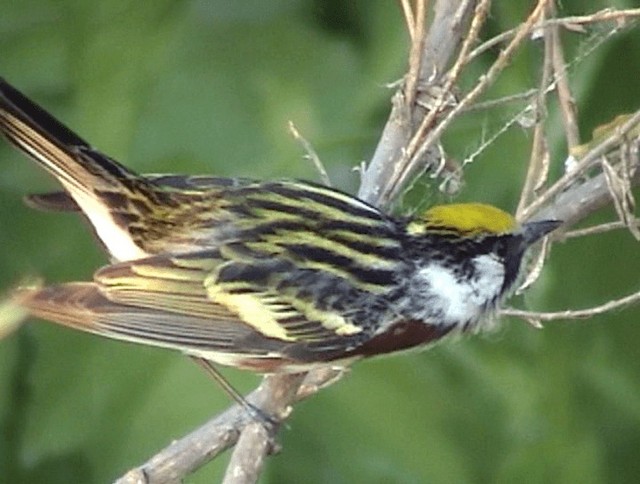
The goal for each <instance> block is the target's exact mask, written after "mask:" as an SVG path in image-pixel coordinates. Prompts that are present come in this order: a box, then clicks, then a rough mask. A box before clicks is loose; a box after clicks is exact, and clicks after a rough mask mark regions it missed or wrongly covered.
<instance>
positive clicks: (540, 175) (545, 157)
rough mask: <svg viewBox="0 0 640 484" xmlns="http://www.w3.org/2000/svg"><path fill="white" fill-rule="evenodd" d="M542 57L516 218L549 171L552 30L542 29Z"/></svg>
mask: <svg viewBox="0 0 640 484" xmlns="http://www.w3.org/2000/svg"><path fill="white" fill-rule="evenodd" d="M547 11H553V2H551V3H549V4H548V5H547ZM543 32H544V58H543V61H542V76H541V77H540V82H539V84H538V95H537V96H536V97H535V102H534V103H533V106H532V110H533V118H534V119H535V127H534V130H533V142H532V144H531V154H530V155H529V163H528V168H527V175H526V177H525V181H524V184H523V186H522V190H521V192H520V200H519V201H518V208H517V209H516V218H519V217H520V215H521V213H522V211H523V210H524V207H525V206H526V204H528V203H529V201H530V200H531V198H532V197H533V196H534V192H535V190H536V187H538V186H541V185H542V184H543V183H544V182H545V180H546V177H547V174H548V173H549V147H548V143H547V139H546V137H545V125H544V122H545V121H546V119H547V102H546V101H547V92H548V89H547V86H549V84H550V80H551V77H552V74H553V47H554V45H553V42H552V32H551V31H550V30H549V29H544V30H543Z"/></svg>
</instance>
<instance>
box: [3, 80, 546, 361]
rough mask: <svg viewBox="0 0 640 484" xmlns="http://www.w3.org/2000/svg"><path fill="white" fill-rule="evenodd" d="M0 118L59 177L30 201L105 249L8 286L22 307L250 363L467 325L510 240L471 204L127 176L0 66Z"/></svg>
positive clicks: (510, 260)
mask: <svg viewBox="0 0 640 484" xmlns="http://www.w3.org/2000/svg"><path fill="white" fill-rule="evenodd" d="M0 131H2V132H3V133H4V134H5V136H6V137H7V138H8V139H9V141H10V142H11V143H13V144H14V145H16V146H17V147H18V148H19V149H21V150H22V151H24V152H25V153H27V154H28V155H29V156H31V157H32V158H33V159H35V160H36V161H37V162H38V163H39V164H40V165H42V166H43V167H44V168H45V169H47V170H48V171H49V172H50V173H51V174H53V175H54V176H55V177H56V178H57V179H58V180H59V181H60V183H61V184H62V186H63V188H64V189H65V192H59V193H51V194H44V195H37V196H32V197H30V199H29V200H30V203H31V205H34V206H36V207H39V208H44V209H50V210H65V211H66V210H77V211H80V212H82V213H83V214H84V216H85V217H86V218H87V219H88V220H89V222H90V224H91V225H92V227H93V229H94V231H95V232H96V235H97V236H98V238H99V239H100V241H101V242H102V244H103V245H104V246H105V248H106V250H107V251H108V252H109V254H110V256H111V258H112V259H113V264H112V265H109V266H106V267H104V268H102V269H100V270H99V271H98V272H97V273H96V274H95V276H94V280H93V281H92V282H86V283H69V284H61V285H58V286H51V287H45V288H31V289H30V288H24V289H21V290H19V291H18V292H17V293H16V300H17V301H18V302H19V303H20V304H22V305H23V306H25V307H26V308H27V309H28V310H29V311H30V312H31V313H32V314H34V315H36V316H39V317H42V318H44V319H49V320H52V321H54V322H57V323H60V324H64V325H67V326H71V327H74V328H77V329H81V330H83V331H89V332H93V333H97V334H101V335H104V336H108V337H112V338H116V339H121V340H125V341H132V342H138V343H144V344H150V345H155V346H160V347H167V348H173V349H177V350H180V351H182V352H184V353H187V354H189V355H192V356H197V357H203V358H205V359H208V360H211V361H214V362H218V363H222V364H226V365H231V366H236V367H241V368H247V369H253V370H257V371H262V372H273V371H296V370H302V369H307V368H309V367H311V366H314V365H318V364H327V363H329V364H336V365H340V364H346V363H347V362H348V361H351V360H353V359H357V358H360V357H364V356H371V355H377V354H384V353H390V352H394V351H399V350H403V349H407V348H411V347H415V346H421V345H424V344H426V343H429V342H432V341H435V340H437V339H439V338H441V337H443V336H444V335H446V334H448V333H451V332H459V331H468V330H472V329H475V328H477V327H480V326H481V324H482V323H481V321H482V318H483V316H485V315H486V314H487V313H489V312H490V311H491V310H492V309H494V308H495V306H496V305H497V304H498V303H499V301H500V299H501V298H502V297H503V296H504V295H505V294H506V293H507V292H508V291H509V289H510V288H511V287H512V286H513V284H514V282H515V280H516V278H517V275H518V273H519V270H520V262H521V259H522V256H523V253H524V251H525V250H526V249H527V248H528V247H529V246H530V245H531V244H532V243H533V242H535V241H536V240H538V239H539V238H540V237H542V236H543V235H545V234H546V233H548V232H549V231H551V230H553V228H555V227H556V226H557V225H558V222H556V221H540V222H532V223H529V224H525V225H524V226H522V227H518V226H517V225H516V224H515V221H514V220H513V218H512V217H511V216H510V215H508V214H506V213H505V212H503V211H501V210H499V209H496V208H494V207H491V206H487V205H482V204H458V205H445V206H439V207H434V208H432V209H431V210H429V211H427V212H426V213H425V214H424V216H422V217H419V218H415V219H404V218H398V217H392V216H390V215H388V214H385V213H383V212H381V211H380V210H378V209H377V208H375V207H373V206H371V205H369V204H367V203H365V202H363V201H361V200H359V199H357V198H355V197H352V196H350V195H348V194H345V193H343V192H340V191H338V190H334V189H331V188H327V187H324V186H320V185H316V184H313V183H307V182H299V181H270V182H259V181H253V180H247V179H225V178H217V177H206V176H203V177H188V176H178V175H154V176H141V175H137V174H135V173H133V172H131V171H130V170H128V169H126V168H125V167H123V166H122V165H120V164H119V163H117V162H115V161H114V160H112V159H110V158H108V157H107V156H105V155H103V154H102V153H100V152H98V151H96V150H95V149H94V148H92V147H91V146H90V145H89V144H88V143H86V142H85V141H84V140H83V139H81V138H80V137H78V136H77V135H76V134H75V133H73V132H72V131H71V130H69V129H68V128H67V127H65V126H64V125H62V124H61V123H60V122H59V121H57V120H56V119H54V118H53V117H52V116H51V115H49V114H48V113H46V112H45V111H44V110H43V109H42V108H40V107H39V106H37V105H36V104H35V103H33V102H32V101H30V100H29V99H27V98H26V97H25V96H24V95H22V94H21V93H20V92H18V91H17V90H16V89H15V88H13V87H11V86H10V85H9V84H8V83H6V82H5V81H1V82H0Z"/></svg>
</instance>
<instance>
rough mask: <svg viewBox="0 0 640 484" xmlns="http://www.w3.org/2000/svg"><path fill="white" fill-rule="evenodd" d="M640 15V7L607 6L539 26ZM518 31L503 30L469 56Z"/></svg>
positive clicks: (581, 22)
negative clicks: (620, 7) (596, 10)
mask: <svg viewBox="0 0 640 484" xmlns="http://www.w3.org/2000/svg"><path fill="white" fill-rule="evenodd" d="M635 17H640V8H632V9H627V10H615V9H612V8H605V9H603V10H600V11H599V12H595V13H593V14H591V15H578V16H573V17H561V18H552V19H547V20H545V21H543V22H540V24H539V25H538V26H537V27H538V28H547V27H550V26H554V25H558V26H563V27H570V26H572V25H584V24H591V23H598V22H607V21H611V20H620V19H623V20H625V21H627V20H629V19H631V18H635ZM516 32H517V28H515V29H511V30H506V31H504V32H501V33H500V34H498V35H496V36H495V37H492V38H491V39H489V40H487V41H486V42H483V43H482V44H480V45H479V46H478V47H476V48H475V49H474V50H473V52H471V53H470V54H469V58H470V59H471V60H472V59H475V58H476V57H478V56H479V55H481V54H484V53H485V52H486V51H488V50H490V49H492V48H493V47H495V46H497V45H500V44H501V43H503V42H506V41H507V40H509V39H510V38H511V37H513V36H514V35H515V34H516Z"/></svg>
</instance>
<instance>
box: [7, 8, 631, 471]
mask: <svg viewBox="0 0 640 484" xmlns="http://www.w3.org/2000/svg"><path fill="white" fill-rule="evenodd" d="M523 3H524V2H523ZM526 3H529V2H526ZM612 3H614V2H596V1H578V0H574V1H564V2H562V12H561V13H563V14H583V13H587V12H592V11H595V10H597V9H600V8H604V7H607V6H611V4H612ZM615 3H616V6H618V7H620V8H622V7H627V8H629V7H631V6H634V5H632V4H634V2H633V1H632V0H627V1H626V2H625V1H618V2H615ZM518 4H520V2H495V5H494V7H493V10H492V14H491V17H490V21H489V24H488V27H487V30H486V31H485V33H484V38H485V39H486V38H489V37H490V36H491V35H494V34H496V33H498V32H500V31H502V30H504V29H507V28H511V27H513V26H514V25H516V24H517V23H518V22H519V21H520V20H521V19H522V18H523V17H524V15H525V13H526V12H527V11H528V9H529V8H530V6H524V7H522V6H517V5H518ZM605 31H606V30H605V29H604V28H597V29H593V30H590V31H589V33H587V34H575V33H568V32H564V34H563V35H564V39H565V40H566V41H567V53H566V55H567V60H568V61H570V62H571V66H570V71H569V72H570V77H571V86H572V89H573V92H574V95H575V97H576V102H577V105H578V109H579V113H580V128H581V132H582V135H583V138H584V140H585V141H586V140H587V139H588V137H589V133H590V131H591V130H592V129H593V128H594V127H596V126H597V125H599V124H602V123H605V122H607V121H609V120H610V119H611V118H612V117H613V116H615V115H616V114H620V113H623V112H633V111H635V110H637V109H638V107H639V106H640V89H639V88H638V76H639V74H640V30H638V27H636V29H635V30H630V31H627V32H626V33H624V34H622V35H620V36H619V37H616V38H615V39H614V40H612V41H610V42H607V43H604V44H603V45H602V46H601V47H599V48H596V49H595V50H593V51H592V52H591V53H590V54H588V55H586V54H585V52H586V51H588V50H589V48H590V46H591V45H592V44H593V41H594V39H596V38H597V36H598V35H601V34H604V33H605ZM593 34H595V35H596V37H593ZM540 50H541V45H537V44H535V43H533V44H531V45H530V46H528V47H527V48H526V49H524V51H523V52H522V53H521V54H520V55H519V56H518V57H517V58H516V59H515V61H514V63H513V65H512V66H511V67H510V68H509V70H508V72H507V73H506V74H505V75H504V76H503V77H502V78H501V80H500V82H499V83H498V84H497V85H496V86H495V88H494V89H493V90H492V93H491V97H497V96H499V95H505V94H511V93H515V92H520V91H524V90H526V89H529V88H531V87H535V86H536V84H537V79H538V75H539V70H540V67H539V66H540V54H541V52H540ZM406 51H407V35H406V33H405V30H404V27H403V20H402V17H401V14H400V10H399V8H398V6H397V2H393V1H365V0H360V1H352V2H342V1H337V0H336V1H324V2H323V1H319V0H318V1H303V0H297V1H296V0H277V1H275V0H272V1H270V2H264V1H259V0H252V1H242V2H233V1H211V2H206V1H204V0H200V1H169V0H156V1H155V2H136V1H118V0H103V1H101V2H85V1H80V0H64V1H46V0H24V1H22V2H4V4H3V6H2V14H1V15H0V75H2V76H4V77H6V78H7V79H8V80H9V81H10V82H12V83H14V84H15V85H16V86H18V87H19V88H20V89H21V90H23V91H24V92H25V93H27V94H28V95H29V96H30V97H33V98H34V99H36V100H37V101H38V102H40V103H41V104H43V105H44V106H46V107H47V109H49V110H50V111H51V112H53V113H54V114H55V115H56V116H58V117H60V118H61V119H63V120H64V121H65V122H66V123H67V124H69V125H70V126H71V127H73V128H74V129H76V130H77V131H78V132H79V133H80V134H81V135H83V136H84V137H86V138H87V139H89V140H91V141H92V143H93V144H94V145H96V146H97V147H99V148H100V149H102V150H103V151H105V152H107V153H109V154H110V155H112V156H114V157H116V158H117V159H119V160H121V161H123V162H124V163H125V164H127V165H128V166H130V167H131V168H133V169H135V170H137V171H141V172H147V173H149V172H151V173H159V172H181V173H215V174H217V175H224V176H251V177H258V178H277V177H299V178H309V179H317V177H316V174H315V172H314V169H313V168H312V167H311V165H310V163H309V162H307V161H305V160H303V159H302V150H301V148H300V146H299V145H298V144H297V143H296V142H295V141H293V140H292V138H291V136H290V135H289V134H288V133H287V122H288V121H289V120H292V121H294V122H295V124H296V125H297V126H298V128H299V129H300V131H301V132H302V133H303V135H304V136H305V137H306V138H307V139H309V140H310V141H311V142H312V143H313V145H314V146H315V148H316V150H317V151H318V153H319V154H320V156H321V158H322V159H323V161H324V163H325V164H326V166H327V168H328V171H329V173H330V175H331V177H332V179H333V180H334V181H335V182H336V184H337V185H338V186H340V187H341V188H343V189H346V190H349V191H352V192H353V191H355V189H356V187H357V183H358V176H357V173H356V172H354V171H353V167H354V166H356V165H358V164H359V162H360V161H361V160H367V159H369V157H370V156H371V154H372V152H373V149H374V147H375V144H376V141H377V138H378V136H379V133H380V130H381V128H382V126H383V124H384V120H385V119H386V115H387V113H388V108H389V102H388V100H389V97H390V94H391V93H392V91H391V90H389V89H387V88H385V85H386V84H388V83H390V82H393V81H395V80H397V79H398V78H400V77H401V76H402V74H403V69H404V68H405V65H406V60H405V59H406ZM496 54H497V51H494V52H490V53H488V54H487V55H486V56H485V58H483V59H481V60H480V61H479V62H478V63H476V64H475V65H474V66H473V67H472V68H471V69H470V70H469V71H467V77H466V78H465V79H464V82H463V86H470V85H471V83H472V82H473V81H474V80H475V79H476V78H477V76H478V75H479V74H480V73H481V72H482V70H483V69H484V68H486V66H487V65H488V64H487V63H488V62H489V61H491V59H492V58H495V55H496ZM521 107H522V106H520V107H517V106H511V107H509V108H507V109H503V110H498V111H489V112H479V113H472V114H470V115H468V116H466V117H465V118H464V119H463V120H461V121H460V122H458V123H457V124H456V125H455V126H454V128H453V129H452V130H451V131H450V132H449V133H448V135H447V136H446V137H445V146H446V148H447V150H448V152H449V153H450V154H451V155H452V156H455V157H457V158H458V159H462V158H464V156H466V155H468V154H469V153H471V152H473V151H474V150H475V148H476V147H477V146H478V145H479V144H480V143H481V142H482V140H483V139H485V138H486V137H489V136H491V135H492V134H493V133H495V132H496V131H497V130H498V129H499V128H500V127H501V126H502V125H503V124H504V123H505V122H506V121H507V120H508V119H509V118H510V117H511V116H513V114H514V113H516V112H517V111H518V110H519V109H521ZM549 108H550V120H549V129H548V133H549V140H550V142H551V146H550V148H551V150H552V158H553V160H554V162H555V168H554V170H553V176H557V175H558V174H559V173H560V171H561V160H563V159H564V157H565V156H566V149H565V145H564V143H563V138H562V130H561V124H560V120H559V117H558V113H557V106H556V103H555V102H552V103H551V104H550V107H549ZM530 143H531V133H530V132H528V131H527V130H525V129H523V128H520V127H514V128H512V129H511V130H509V131H508V133H507V134H506V135H504V136H502V137H501V138H500V139H499V140H498V141H497V142H496V143H494V144H493V145H492V146H491V147H490V148H489V149H488V150H486V151H485V152H484V153H483V155H482V156H481V157H480V158H479V159H478V160H477V161H476V162H475V163H474V164H472V165H470V166H469V168H468V169H467V171H466V176H465V181H466V185H465V187H464V189H463V191H462V193H461V194H460V195H459V196H458V197H457V198H456V200H479V201H484V202H489V203H493V204H496V205H498V206H500V207H502V208H504V209H507V210H514V209H515V206H516V203H517V195H518V191H519V188H520V186H521V183H522V180H523V177H524V171H525V167H526V162H527V161H528V151H529V148H530ZM53 187H55V183H54V182H53V181H52V180H51V179H50V178H49V177H48V176H47V175H46V174H45V173H43V172H42V171H41V170H40V169H38V168H37V167H36V166H35V164H34V163H32V162H30V161H28V160H27V159H25V158H24V157H22V156H20V155H18V154H17V153H16V152H15V151H13V150H11V149H10V148H9V147H8V145H7V144H6V143H1V144H0V248H1V250H0V291H4V290H8V288H10V287H11V286H12V285H15V284H16V283H17V282H18V281H19V280H21V279H23V278H24V277H25V276H26V275H39V276H42V277H44V278H45V280H46V281H48V282H55V281H69V280H87V279H90V278H91V275H92V273H93V271H94V270H95V269H96V268H97V267H99V266H101V265H103V264H104V263H105V262H106V259H105V257H104V255H103V254H102V253H101V251H100V250H99V249H98V248H97V247H96V245H95V244H94V243H93V241H92V238H91V235H90V234H89V232H88V230H87V229H86V227H85V226H84V225H83V223H81V222H80V221H79V220H78V219H77V218H76V217H75V216H73V215H54V214H44V213H38V212H34V211H32V210H30V209H28V208H27V207H25V206H24V205H23V204H22V202H21V198H22V196H23V195H25V194H26V193H29V192H34V191H39V190H46V189H50V188H53ZM447 200H448V198H447V197H445V196H444V195H441V194H439V193H438V192H437V190H436V185H435V184H433V183H430V182H429V181H428V180H427V181H424V180H423V181H420V182H418V183H417V184H416V187H415V189H414V191H413V192H412V193H411V194H410V196H409V197H408V198H407V201H406V202H405V204H404V209H405V210H409V209H413V210H415V209H424V208H425V207H427V206H429V205H431V204H433V203H436V202H440V201H447ZM611 217H612V210H606V211H603V212H602V213H599V214H596V215H595V216H593V217H592V218H591V220H589V221H588V222H589V223H596V222H599V221H604V220H608V219H610V218H611ZM639 248H640V247H639V245H638V242H637V241H635V240H633V238H632V237H631V236H630V235H629V234H628V233H627V232H625V231H622V230H620V231H617V232H614V233H609V234H606V235H599V236H592V237H590V238H587V239H579V240H572V241H570V242H567V243H565V244H558V245H556V246H555V247H554V251H553V253H552V255H551V259H550V261H549V264H548V265H547V266H546V268H545V271H544V274H543V276H542V278H541V279H540V280H539V281H538V283H537V284H536V286H535V287H534V288H533V289H532V290H531V291H529V292H528V293H527V295H526V297H524V298H522V297H520V298H513V299H511V300H510V303H511V304H514V305H516V306H520V307H527V308H531V309H539V310H545V309H548V310H554V309H565V308H583V307H588V306H591V305H596V304H600V303H602V302H605V301H607V300H609V299H611V298H613V297H616V296H620V295H623V294H627V293H629V292H632V291H635V290H638V289H640V276H639V274H640V256H639V254H640V251H639ZM639 312H640V311H639V309H638V307H637V306H636V307H635V308H631V309H628V310H626V311H621V312H615V313H612V314H609V315H606V316H602V317H597V318H593V319H590V320H582V321H575V322H554V323H549V324H548V325H547V327H546V328H545V330H543V331H539V330H535V329H533V328H531V327H530V326H528V325H526V324H525V323H523V322H522V321H519V320H517V321H508V320H506V321H504V324H503V325H502V326H501V329H499V330H498V331H496V332H493V333H490V334H488V335H483V336H478V337H471V338H465V339H463V340H460V341H452V342H448V343H445V344H442V345H440V346H438V347H436V348H434V349H432V350H430V351H426V352H422V353H410V354H406V355H398V356H394V357H388V358H383V359H379V360H374V361H369V362H365V363H361V364H358V365H356V366H355V367H354V368H353V371H352V372H351V374H350V375H348V376H347V377H346V378H344V379H343V381H341V382H340V383H338V384H336V385H334V386H333V387H331V388H329V389H327V390H325V391H322V392H321V393H320V394H319V395H317V396H316V397H314V398H313V399H311V400H310V401H307V402H305V403H303V404H301V405H299V406H297V407H296V409H295V412H294V414H293V416H292V418H291V419H290V420H289V422H288V425H287V427H286V428H285V429H283V431H282V432H281V433H280V437H279V440H280V442H281V444H282V446H283V450H282V452H281V453H280V454H279V455H278V456H276V457H273V458H271V459H270V460H269V462H268V470H267V472H266V475H265V477H264V478H263V482H274V483H275V482H302V481H304V482H311V483H332V484H333V483H350V482H378V483H386V482H394V483H395V482H402V483H418V482H435V483H440V482H442V483H449V482H459V483H462V482H469V483H471V482H514V481H523V480H526V481H527V482H545V483H548V482H563V483H565V482H566V483H574V482H581V483H603V482H616V483H619V482H637V476H638V475H640V460H639V459H638V455H640V358H638V354H639V350H638V348H639V347H640V314H639ZM225 374H227V375H228V377H229V378H230V379H231V381H232V382H233V383H234V384H235V385H236V386H237V387H239V388H240V389H242V390H249V389H251V388H253V387H254V386H255V385H256V384H257V383H258V381H259V379H258V377H256V376H254V375H250V374H246V373H242V372H238V371H234V370H225ZM228 404H229V401H228V399H227V397H226V396H225V395H224V394H223V393H222V392H221V390H220V389H219V388H218V387H217V386H216V385H215V384H214V383H212V382H211V381H210V380H209V379H208V377H207V376H206V375H205V374H204V373H203V372H202V371H200V370H199V369H198V368H196V366H195V365H193V364H192V363H191V362H190V361H188V360H187V359H186V358H183V357H181V356H180V355H179V354H176V353H171V352H167V351H162V350H157V349H152V348H145V347H140V346H134V345H130V344H123V343H118V342H112V341H108V340H104V339H100V338H97V337H94V336H90V335H85V334H80V333H77V332H73V331H71V330H67V329H63V328H60V327H57V326H53V325H49V324H42V323H31V324H28V325H27V326H25V327H24V328H22V329H21V330H20V331H19V332H17V333H16V334H14V335H12V336H11V337H10V338H8V339H6V340H4V341H0V432H1V433H0V480H5V479H6V482H30V483H35V482H47V483H63V482H64V483H66V482H87V483H89V482H96V483H98V482H109V481H111V480H113V479H114V478H116V477H117V476H119V475H121V474H123V473H124V472H125V471H126V470H127V469H128V468H130V467H132V466H134V465H136V464H139V463H141V462H143V461H144V460H146V458H148V457H149V456H150V455H152V454H153V453H154V452H156V451H157V450H159V449H161V448H162V447H164V446H165V445H166V444H168V443H169V442H170V441H171V440H172V439H174V438H177V437H180V436H182V435H184V434H185V433H187V432H188V431H190V430H191V429H193V428H195V427H196V426H198V425H200V424H201V423H203V422H204V421H206V420H207V419H208V418H209V417H211V416H213V415H214V414H216V413H217V412H219V411H220V410H222V409H223V408H225V407H226V406H227V405H228ZM225 464H226V458H222V459H219V460H218V461H217V462H215V463H213V464H211V465H209V466H207V467H206V468H204V469H203V470H201V471H200V472H198V473H197V474H196V475H195V476H193V477H191V478H189V479H188V482H194V483H196V482H202V483H204V482H212V481H215V480H218V479H219V478H220V476H221V475H222V472H223V471H224V467H225Z"/></svg>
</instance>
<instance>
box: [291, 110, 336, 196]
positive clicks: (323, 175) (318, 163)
mask: <svg viewBox="0 0 640 484" xmlns="http://www.w3.org/2000/svg"><path fill="white" fill-rule="evenodd" d="M289 132H290V133H291V135H292V136H293V138H294V139H295V140H296V141H298V142H299V143H300V144H301V145H302V148H303V149H304V151H305V152H306V155H305V157H306V158H307V159H308V160H311V162H312V163H313V166H315V167H316V170H318V174H319V175H320V180H321V181H322V183H323V184H325V185H326V186H328V187H330V186H331V179H330V178H329V174H328V173H327V170H326V169H325V167H324V164H323V163H322V160H320V157H319V156H318V153H316V150H314V149H313V146H311V143H309V142H308V141H307V140H306V138H305V137H304V136H302V135H301V134H300V131H298V128H296V126H295V124H293V121H289Z"/></svg>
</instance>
